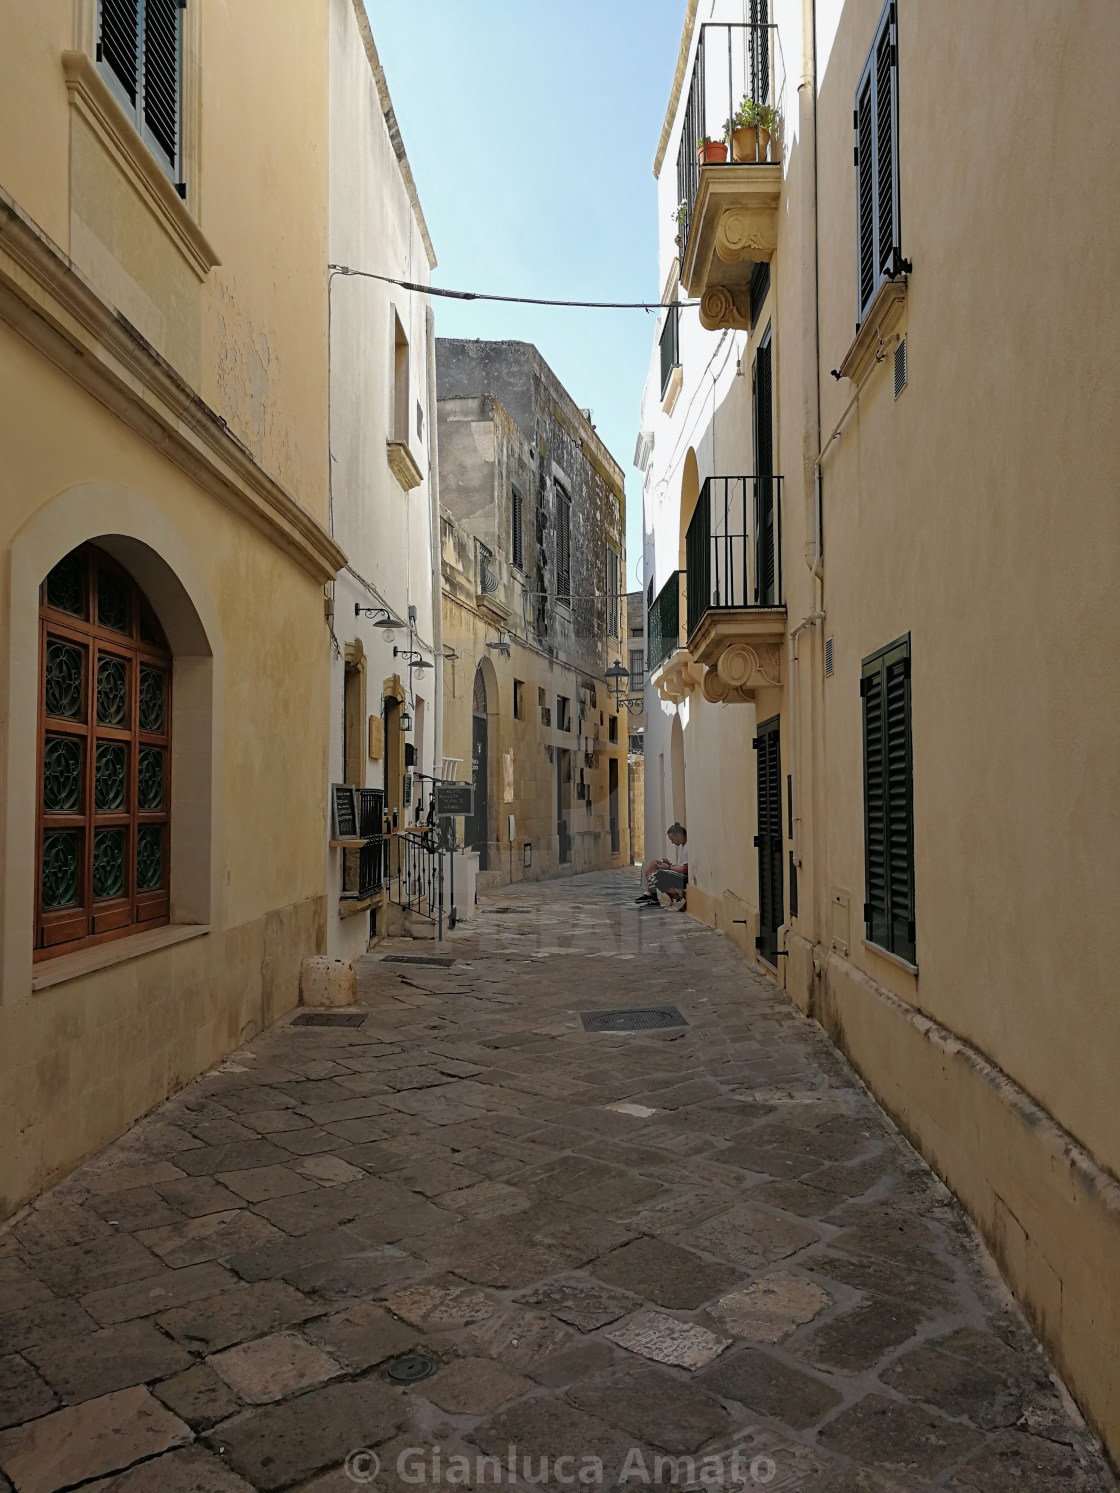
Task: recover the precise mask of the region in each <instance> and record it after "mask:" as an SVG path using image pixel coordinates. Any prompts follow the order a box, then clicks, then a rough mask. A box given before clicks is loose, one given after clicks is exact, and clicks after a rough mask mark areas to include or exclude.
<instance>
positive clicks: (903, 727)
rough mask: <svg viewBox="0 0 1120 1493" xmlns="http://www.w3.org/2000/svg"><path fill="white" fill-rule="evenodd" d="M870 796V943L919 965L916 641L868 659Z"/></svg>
mask: <svg viewBox="0 0 1120 1493" xmlns="http://www.w3.org/2000/svg"><path fill="white" fill-rule="evenodd" d="M860 692H861V694H862V695H863V800H864V850H865V866H866V901H865V902H864V907H863V917H864V923H865V926H866V930H867V939H868V942H869V943H874V944H878V945H879V946H880V948H884V949H888V950H889V951H890V952H891V953H892V954H897V955H898V957H899V958H900V959H905V960H906V961H907V962H908V963H910V964H914V963H916V962H917V959H916V930H915V921H914V777H913V750H912V740H911V725H910V642H909V639H908V638H906V639H902V640H901V641H900V642H897V643H892V644H891V645H890V647H889V648H886V649H883V650H882V651H881V652H880V653H877V654H875V655H873V656H872V657H871V658H869V659H866V660H865V661H864V665H863V676H862V679H861V681H860Z"/></svg>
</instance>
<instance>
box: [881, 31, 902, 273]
mask: <svg viewBox="0 0 1120 1493" xmlns="http://www.w3.org/2000/svg"><path fill="white" fill-rule="evenodd" d="M893 20H894V7H893V5H892V6H889V7H888V10H887V17H886V24H885V25H884V26H883V29H882V31H881V32H880V34H879V39H878V41H877V43H876V46H875V176H876V194H877V197H878V201H877V204H876V205H877V209H878V225H877V227H878V235H877V249H878V263H877V268H878V269H879V271H880V272H882V273H884V274H890V273H892V272H893V266H894V263H895V260H896V259H897V258H900V257H901V254H902V247H901V244H900V243H899V234H898V162H897V151H898V118H897V117H898V49H897V47H896V45H895V30H894V25H893Z"/></svg>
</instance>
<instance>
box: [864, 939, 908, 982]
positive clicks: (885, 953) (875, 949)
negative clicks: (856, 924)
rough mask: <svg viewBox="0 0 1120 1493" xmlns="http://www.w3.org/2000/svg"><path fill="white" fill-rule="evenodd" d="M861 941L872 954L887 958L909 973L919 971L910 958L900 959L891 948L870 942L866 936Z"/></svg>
mask: <svg viewBox="0 0 1120 1493" xmlns="http://www.w3.org/2000/svg"><path fill="white" fill-rule="evenodd" d="M860 942H861V943H862V944H863V947H864V948H865V949H868V950H870V952H871V953H872V954H877V955H878V956H879V958H880V959H886V960H887V961H888V962H889V963H891V964H895V965H897V966H898V968H899V969H904V970H906V971H907V972H908V973H909V974H912V975H916V974H917V973H918V966H917V965H916V964H911V963H910V961H909V959H900V958H899V956H898V955H897V954H892V953H891V951H890V950H889V949H884V948H882V947H881V946H880V945H879V944H877V943H868V941H867V939H866V938H864V939H861V940H860Z"/></svg>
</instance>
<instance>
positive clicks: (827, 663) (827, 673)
mask: <svg viewBox="0 0 1120 1493" xmlns="http://www.w3.org/2000/svg"><path fill="white" fill-rule="evenodd" d="M824 677H825V678H826V679H831V678H832V639H831V638H825V640H824Z"/></svg>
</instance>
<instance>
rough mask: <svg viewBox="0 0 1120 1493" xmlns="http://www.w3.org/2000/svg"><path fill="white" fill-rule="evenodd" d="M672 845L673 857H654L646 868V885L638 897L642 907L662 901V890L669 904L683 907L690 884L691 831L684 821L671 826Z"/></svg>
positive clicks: (653, 905) (656, 904) (670, 844)
mask: <svg viewBox="0 0 1120 1493" xmlns="http://www.w3.org/2000/svg"><path fill="white" fill-rule="evenodd" d="M668 838H669V848H670V850H671V851H672V855H673V859H672V860H651V861H650V863H649V864H648V865H647V866H646V868H645V876H644V878H643V879H644V881H645V884H646V889H645V890H644V891H643V892H642V895H641V896H640V897H638V898H637V899H636V900H637V903H638V905H639V907H656V906H658V905H659V903H660V897H659V896H658V893H662V894H664V896H665V897H666V898H667V899H668V902H669V905H670V906H672V907H674V908H676V909H677V910H678V911H679V910H681V909H683V907H684V902H685V895H686V892H685V889H686V887H687V886H688V850H687V848H686V847H687V844H688V834H687V833H686V831H685V827H684V825H683V824H671V825H670V826H669V835H668Z"/></svg>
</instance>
